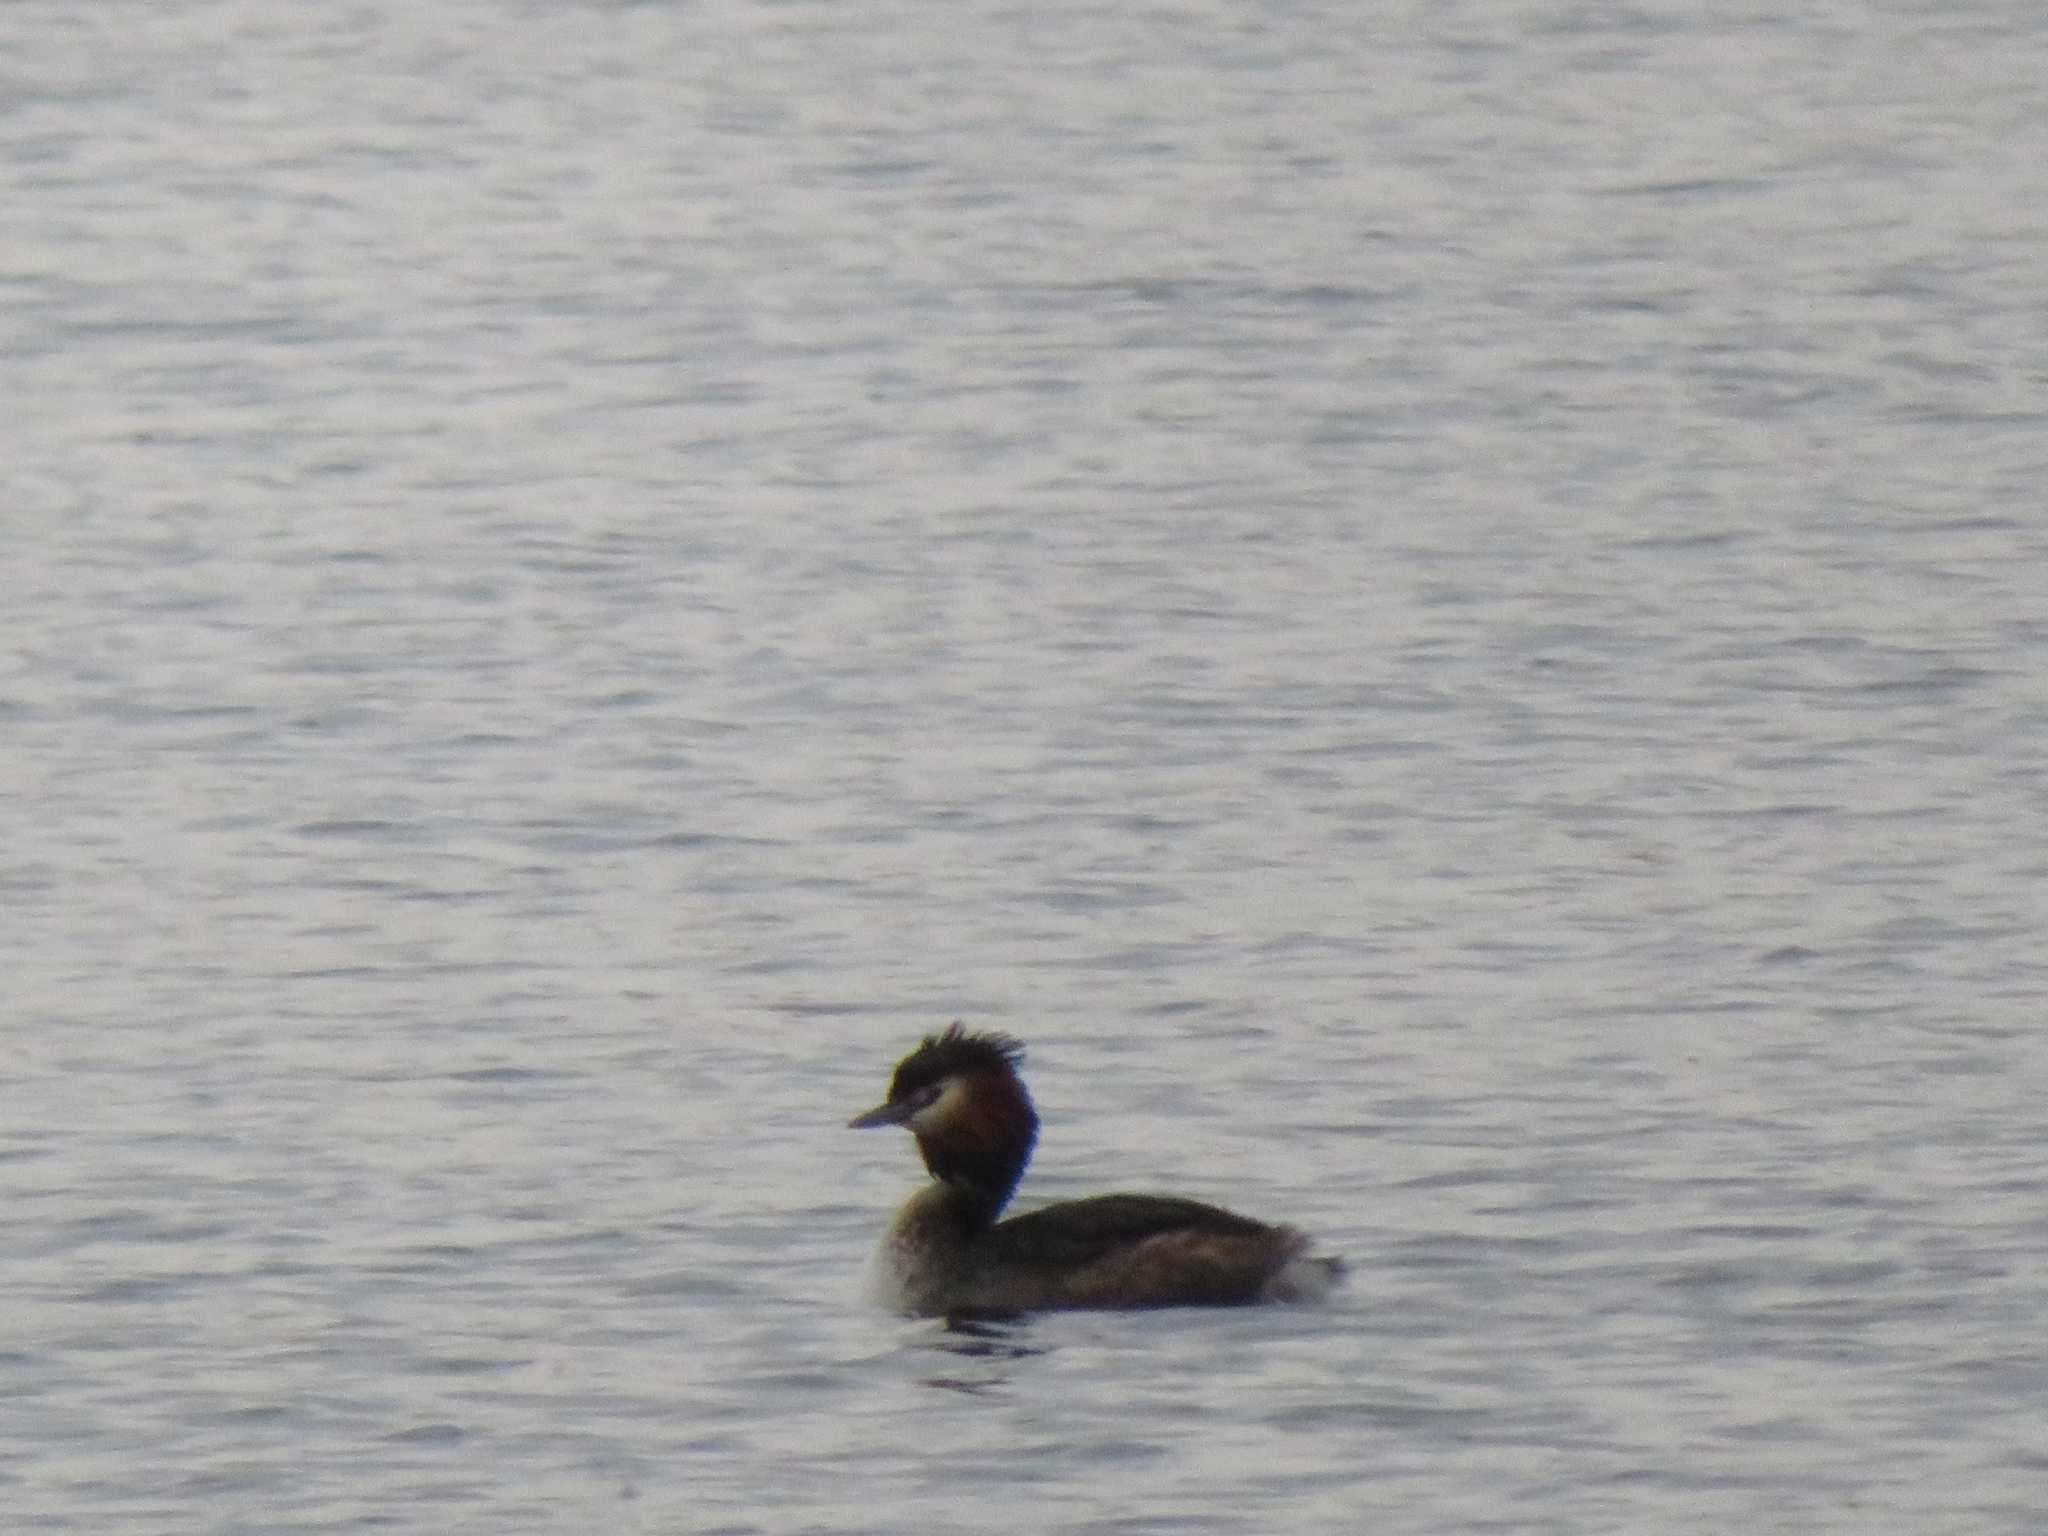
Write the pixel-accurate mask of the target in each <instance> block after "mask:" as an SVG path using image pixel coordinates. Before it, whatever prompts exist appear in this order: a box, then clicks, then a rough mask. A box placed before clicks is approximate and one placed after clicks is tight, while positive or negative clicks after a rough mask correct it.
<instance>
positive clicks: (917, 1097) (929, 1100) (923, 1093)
mask: <svg viewBox="0 0 2048 1536" xmlns="http://www.w3.org/2000/svg"><path fill="white" fill-rule="evenodd" d="M939 1092H940V1089H939V1085H938V1084H937V1083H927V1084H925V1086H924V1087H922V1088H920V1089H918V1090H917V1092H915V1093H913V1094H912V1095H911V1096H910V1102H911V1103H913V1104H915V1105H916V1106H917V1107H918V1108H919V1109H930V1108H931V1107H932V1106H933V1105H934V1104H936V1103H938V1102H939Z"/></svg>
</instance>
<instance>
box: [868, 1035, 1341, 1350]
mask: <svg viewBox="0 0 2048 1536" xmlns="http://www.w3.org/2000/svg"><path fill="white" fill-rule="evenodd" d="M1023 1060H1024V1047H1023V1045H1022V1044H1021V1043H1020V1042H1019V1041H1017V1040H1016V1039H1015V1038H1014V1037H1013V1036H1010V1035H1007V1034H1003V1033H1000V1032H998V1031H994V1030H980V1031H973V1030H969V1029H967V1028H966V1027H965V1026H964V1025H962V1024H961V1023H959V1022H958V1021H956V1022H954V1023H953V1024H952V1025H950V1026H948V1027H947V1028H946V1029H945V1030H944V1031H943V1032H941V1033H939V1034H935V1035H927V1036H926V1037H925V1038H924V1039H923V1040H922V1041H921V1042H920V1043H919V1045H918V1047H917V1049H915V1050H913V1051H912V1052H911V1053H910V1054H909V1055H907V1056H905V1057H904V1058H903V1059H902V1060H901V1061H900V1062H898V1063H897V1065H896V1071H895V1074H894V1076H893V1077H892V1078H891V1079H890V1082H889V1096H888V1098H887V1099H886V1100H884V1101H883V1102H882V1103H881V1104H879V1105H877V1106H876V1107H875V1108H873V1109H871V1110H868V1111H867V1112H866V1113H864V1114H860V1115H856V1116H854V1118H853V1119H852V1120H851V1121H850V1122H848V1123H849V1126H850V1127H851V1128H854V1129H866V1128H869V1127H873V1126H883V1125H900V1126H902V1127H903V1128H904V1129H906V1130H908V1131H909V1132H910V1133H911V1135H913V1136H914V1137H916V1138H917V1149H918V1151H919V1153H921V1154H922V1155H923V1158H924V1165H925V1167H926V1169H927V1170H928V1171H929V1172H930V1174H931V1177H932V1182H931V1183H929V1184H927V1185H925V1186H924V1187H923V1188H922V1189H920V1190H918V1191H917V1193H915V1194H914V1195H912V1196H911V1197H910V1199H909V1200H908V1201H906V1202H905V1203H904V1205H903V1207H902V1209H901V1210H900V1211H898V1212H897V1214H896V1219H895V1220H894V1221H893V1222H892V1223H891V1224H890V1227H889V1230H888V1232H887V1234H886V1235H885V1236H884V1237H883V1239H882V1243H881V1247H880V1249H879V1251H878V1253H877V1255H876V1263H875V1265H874V1266H873V1268H872V1270H871V1272H870V1273H871V1276H872V1289H873V1291H874V1293H875V1295H876V1298H877V1299H878V1300H880V1301H881V1302H882V1303H883V1304H884V1305H886V1306H888V1307H890V1308H891V1309H892V1310H895V1311H898V1312H902V1313H906V1314H909V1315H912V1316H925V1317H948V1318H976V1317H1007V1316H1016V1315H1020V1314H1027V1313H1032V1312H1042V1311H1055V1310H1064V1309H1135V1308H1152V1307H1189V1306H1195V1307H1202V1306H1243V1305H1248V1304H1252V1303H1258V1302H1278V1301H1312V1300H1320V1299H1321V1298H1323V1297H1324V1296H1326V1295H1327V1294H1328V1293H1329V1292H1330V1290H1331V1289H1332V1288H1333V1287H1334V1286H1335V1285H1336V1284H1337V1283H1338V1281H1339V1280H1340V1279H1341V1278H1342V1276H1343V1273H1344V1263H1343V1260H1341V1259H1338V1258H1334V1257H1329V1256H1325V1255H1318V1254H1315V1253H1313V1252H1312V1251H1311V1247H1312V1245H1311V1242H1310V1240H1309V1238H1308V1236H1307V1234H1306V1233H1304V1232H1302V1231H1301V1230H1300V1229H1298V1228H1296V1227H1292V1226H1287V1225H1284V1224H1277V1223H1269V1222H1264V1221H1258V1220H1254V1219H1253V1218H1252V1217H1249V1216H1240V1215H1238V1214H1237V1213H1236V1212H1234V1211H1227V1210H1224V1209H1223V1208H1222V1207H1220V1206H1215V1205H1208V1204H1205V1203H1204V1202H1202V1201H1199V1200H1188V1199H1183V1198H1181V1197H1179V1196H1175V1195H1150V1194H1143V1195H1140V1194H1112V1195H1096V1196H1093V1197H1092V1198H1088V1199H1082V1200H1063V1201H1060V1202H1058V1203H1056V1204H1053V1205H1047V1206H1041V1207H1040V1208H1039V1209H1037V1210H1034V1211H1027V1212H1025V1213H1024V1214H1023V1215H1019V1216H1011V1217H1008V1218H1007V1219H999V1218H1001V1217H1002V1212H1003V1208H1004V1207H1005V1206H1006V1205H1008V1204H1009V1200H1010V1196H1011V1195H1012V1194H1013V1193H1014V1192H1015V1191H1016V1188H1017V1184H1018V1181H1019V1180H1020V1179H1022V1178H1023V1176H1024V1168H1025V1165H1026V1164H1027V1163H1028V1162H1029V1161H1030V1160H1031V1151H1032V1148H1033V1146H1034V1145H1035V1144H1036V1143H1037V1140H1038V1112H1037V1111H1036V1110H1035V1109H1034V1108H1033V1107H1032V1104H1031V1095H1030V1094H1029V1093H1028V1092H1027V1091H1026V1090H1025V1087H1024V1080H1023V1078H1022V1076H1020V1075H1019V1071H1018V1069H1019V1067H1021V1066H1022V1065H1023Z"/></svg>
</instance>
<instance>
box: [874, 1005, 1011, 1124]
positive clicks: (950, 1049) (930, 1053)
mask: <svg viewBox="0 0 2048 1536" xmlns="http://www.w3.org/2000/svg"><path fill="white" fill-rule="evenodd" d="M1023 1060H1024V1046H1023V1044H1022V1042H1020V1041H1018V1040H1016V1039H1014V1038H1013V1037H1011V1036H1009V1035H1005V1034H1002V1033H1000V1032H998V1031H996V1030H977V1031H970V1030H968V1029H967V1028H965V1027H964V1026H963V1025H962V1024H961V1023H960V1021H959V1020H958V1019H955V1020H954V1021H953V1022H952V1023H951V1024H949V1025H947V1026H946V1031H945V1033H944V1034H939V1035H926V1036H925V1037H924V1043H923V1044H921V1045H919V1046H918V1048H917V1049H916V1050H914V1051H912V1052H911V1053H910V1054H909V1055H908V1056H906V1057H904V1058H903V1059H902V1060H901V1061H900V1062H898V1063H897V1064H896V1076H895V1077H894V1078H892V1079H891V1080H890V1082H889V1099H890V1101H891V1102H892V1103H893V1102H894V1101H896V1100H897V1099H901V1098H904V1097H905V1096H907V1095H909V1094H913V1093H916V1092H917V1091H918V1090H919V1089H920V1088H929V1087H931V1086H932V1085H933V1084H935V1083H940V1082H943V1081H945V1079H947V1078H949V1077H971V1076H973V1075H974V1074H976V1073H979V1072H996V1073H1001V1074H1004V1075H1008V1074H1010V1073H1013V1072H1015V1071H1016V1070H1017V1068H1018V1067H1019V1066H1020V1065H1021V1064H1022V1063H1023Z"/></svg>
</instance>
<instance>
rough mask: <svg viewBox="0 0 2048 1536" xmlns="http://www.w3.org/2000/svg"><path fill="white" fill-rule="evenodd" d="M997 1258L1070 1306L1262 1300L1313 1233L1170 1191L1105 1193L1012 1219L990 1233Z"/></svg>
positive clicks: (1051, 1299) (1049, 1299)
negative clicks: (1306, 1234)
mask: <svg viewBox="0 0 2048 1536" xmlns="http://www.w3.org/2000/svg"><path fill="white" fill-rule="evenodd" d="M985 1241H986V1243H987V1248H986V1251H987V1252H988V1254H989V1256H990V1258H991V1259H993V1260H994V1261H995V1262H996V1263H997V1264H998V1265H1002V1266H1005V1267H1012V1266H1014V1268H1015V1269H1016V1270H1021V1271H1030V1272H1035V1273H1037V1274H1038V1275H1039V1276H1041V1277H1042V1280H1043V1283H1044V1285H1045V1287H1046V1293H1045V1294H1046V1302H1045V1303H1044V1304H1047V1305H1052V1306H1066V1307H1163V1306H1203V1305H1208V1306H1222V1305H1230V1304H1235V1303H1239V1302H1248V1301H1256V1300H1258V1299H1259V1298H1260V1296H1261V1294H1262V1292H1263V1291H1264V1288H1265V1285H1266V1283H1267V1281H1268V1280H1269V1279H1270V1278H1271V1277H1272V1276H1273V1274H1274V1273H1275V1272H1276V1271H1277V1270H1279V1269H1280V1268H1281V1266H1283V1265H1284V1264H1285V1263H1286V1262H1287V1260H1288V1259H1290V1258H1292V1257H1293V1256H1294V1255H1296V1254H1298V1253H1300V1252H1301V1251H1302V1250H1303V1249H1304V1248H1305V1247H1306V1246H1307V1243H1306V1239H1304V1238H1303V1237H1302V1235H1301V1234H1300V1233H1299V1232H1297V1231H1295V1230H1294V1229H1293V1228H1291V1227H1274V1226H1268V1225H1267V1224H1266V1223H1265V1222H1262V1221H1254V1220H1252V1219H1251V1218H1250V1217H1248V1216H1239V1215H1238V1214H1237V1213H1236V1212H1234V1211H1226V1210H1224V1209H1222V1208H1221V1207H1220V1206H1214V1205H1205V1204H1203V1203H1202V1202H1201V1201H1199V1200H1181V1199H1177V1198H1175V1197H1173V1196H1170V1195H1098V1196H1096V1197H1095V1198H1094V1199H1091V1200H1069V1201H1065V1202H1063V1203H1061V1204H1059V1205H1049V1206H1047V1207H1045V1208H1044V1209H1043V1210H1038V1211H1032V1212H1029V1213H1027V1214H1026V1215H1023V1216H1013V1217H1011V1218H1010V1219H1009V1220H1008V1221H1004V1222H999V1223H997V1224H996V1226H995V1227H994V1229H993V1230H992V1231H990V1233H989V1234H988V1237H987V1239H986V1240H985Z"/></svg>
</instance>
